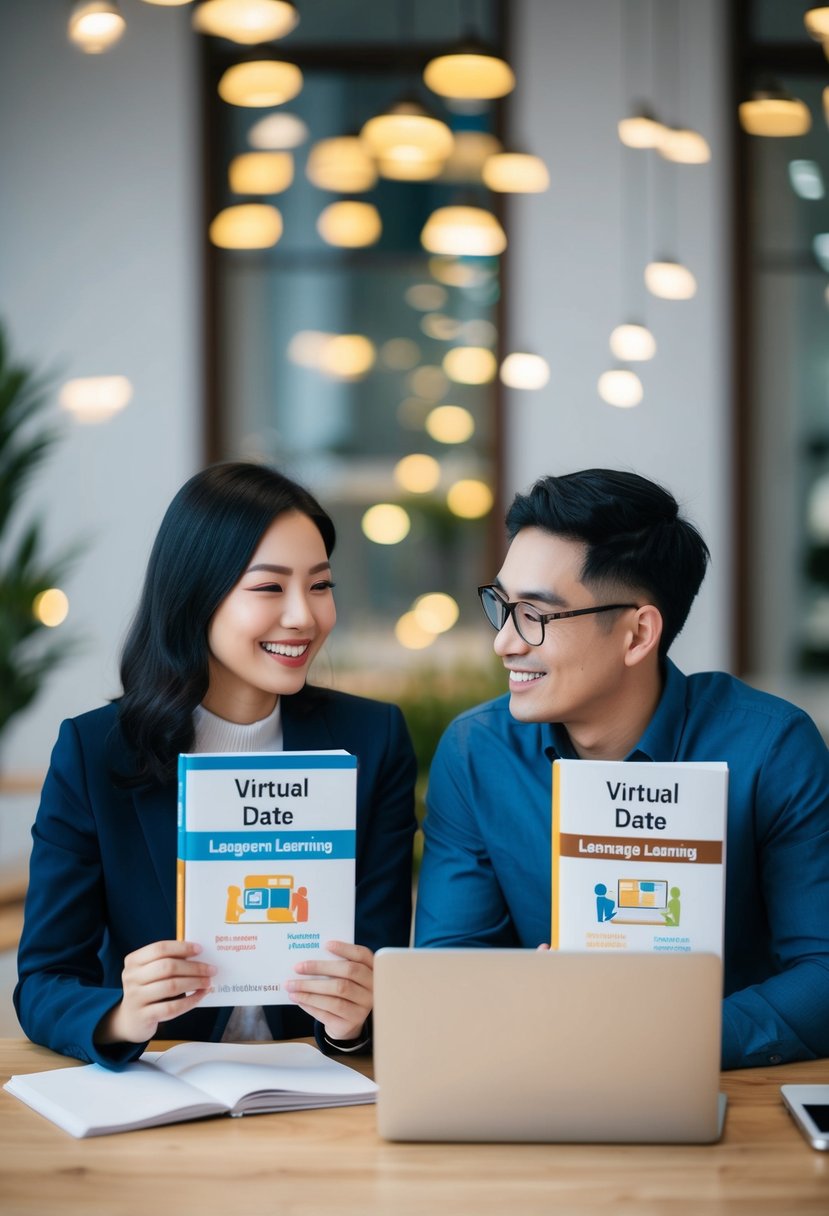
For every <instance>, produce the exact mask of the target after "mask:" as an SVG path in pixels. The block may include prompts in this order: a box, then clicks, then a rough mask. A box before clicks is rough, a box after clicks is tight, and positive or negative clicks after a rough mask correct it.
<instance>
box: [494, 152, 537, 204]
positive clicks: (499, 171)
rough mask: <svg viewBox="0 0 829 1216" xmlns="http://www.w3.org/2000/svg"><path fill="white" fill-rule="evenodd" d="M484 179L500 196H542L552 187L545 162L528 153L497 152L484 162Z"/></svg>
mask: <svg viewBox="0 0 829 1216" xmlns="http://www.w3.org/2000/svg"><path fill="white" fill-rule="evenodd" d="M482 177H483V181H484V185H486V186H488V187H489V189H490V190H494V191H496V193H499V194H541V193H543V192H544V191H545V190H547V189H549V186H550V174H549V173H548V171H547V166H546V165H545V164H544V161H543V160H542V159H541V157H540V156H532V155H530V153H528V152H496V153H495V154H494V155H493V156H490V157H488V158H487V159H486V160H485V161H484V167H483V170H482Z"/></svg>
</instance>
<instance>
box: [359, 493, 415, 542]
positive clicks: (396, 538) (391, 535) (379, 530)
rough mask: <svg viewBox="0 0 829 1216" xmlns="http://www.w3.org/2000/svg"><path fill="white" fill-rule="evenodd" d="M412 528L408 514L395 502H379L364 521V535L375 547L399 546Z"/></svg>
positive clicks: (371, 508) (370, 508)
mask: <svg viewBox="0 0 829 1216" xmlns="http://www.w3.org/2000/svg"><path fill="white" fill-rule="evenodd" d="M411 526H412V521H411V520H410V519H409V514H408V512H407V511H405V510H404V508H403V507H399V506H398V505H397V504H396V503H393V502H378V503H377V505H376V506H373V507H369V509H368V510H367V511H366V512H365V514H364V515H363V519H362V529H363V533H364V535H365V536H367V537H368V539H369V540H371V541H374V543H375V545H398V544H399V543H400V541H401V540H404V539H405V537H407V536H408V535H409V530H410V529H411Z"/></svg>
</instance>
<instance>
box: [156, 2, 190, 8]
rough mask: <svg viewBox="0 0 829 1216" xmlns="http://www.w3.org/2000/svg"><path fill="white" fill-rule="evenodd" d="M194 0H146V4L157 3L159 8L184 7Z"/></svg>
mask: <svg viewBox="0 0 829 1216" xmlns="http://www.w3.org/2000/svg"><path fill="white" fill-rule="evenodd" d="M191 2H192V0H144V3H145V4H155V5H157V6H158V7H159V8H184V5H185V4H190V3H191Z"/></svg>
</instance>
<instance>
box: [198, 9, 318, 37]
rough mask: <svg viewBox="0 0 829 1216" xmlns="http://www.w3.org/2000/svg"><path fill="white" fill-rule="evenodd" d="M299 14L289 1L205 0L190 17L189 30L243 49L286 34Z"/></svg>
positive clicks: (295, 22) (295, 24)
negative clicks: (234, 43) (226, 41)
mask: <svg viewBox="0 0 829 1216" xmlns="http://www.w3.org/2000/svg"><path fill="white" fill-rule="evenodd" d="M298 22H299V13H298V12H297V11H296V8H295V7H294V5H293V4H291V3H290V0H205V2H204V3H203V4H200V5H199V6H198V8H196V9H195V11H194V13H193V29H195V30H197V31H198V32H199V33H200V34H212V35H213V36H214V37H215V38H227V39H229V40H230V41H231V42H238V43H241V44H242V45H244V46H254V45H255V44H256V43H257V42H272V41H273V40H274V39H275V38H284V37H285V35H286V34H290V32H291V30H292V29H294V28H295V27H296V26H297V24H298Z"/></svg>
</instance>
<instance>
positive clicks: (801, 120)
mask: <svg viewBox="0 0 829 1216" xmlns="http://www.w3.org/2000/svg"><path fill="white" fill-rule="evenodd" d="M739 113H740V126H741V127H742V128H743V130H744V131H746V132H747V133H748V134H749V135H765V136H769V137H772V138H783V137H786V136H793V135H805V133H806V132H807V131H808V130H809V128H810V127H811V125H812V115H811V114H810V113H809V107H808V106H807V105H806V103H805V102H803V101H800V100H799V98H797V97H791V96H790V95H789V94H788V93H784V92H783V90H782V89H780V88H777V87H776V86H774V87H769V88H765V89H758V90H757V91H756V92H755V93H752V95H751V98H750V100H749V101H743V102H741V103H740V107H739Z"/></svg>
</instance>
